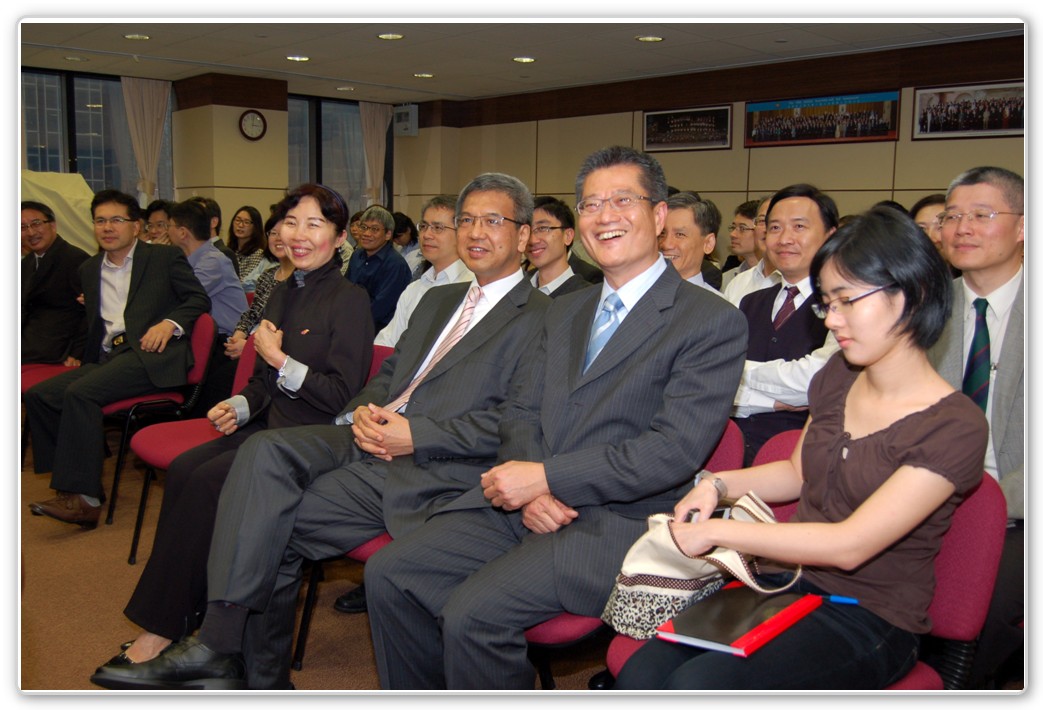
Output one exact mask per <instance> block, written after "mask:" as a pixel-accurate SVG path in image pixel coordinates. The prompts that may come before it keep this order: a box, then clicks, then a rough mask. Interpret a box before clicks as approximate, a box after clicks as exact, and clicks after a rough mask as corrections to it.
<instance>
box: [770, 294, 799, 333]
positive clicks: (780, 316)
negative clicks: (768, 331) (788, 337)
mask: <svg viewBox="0 0 1043 710" xmlns="http://www.w3.org/2000/svg"><path fill="white" fill-rule="evenodd" d="M799 293H800V289H799V288H797V287H796V286H790V287H788V288H787V289H786V300H785V301H783V302H782V308H780V309H779V312H778V313H777V314H776V315H775V320H773V321H772V322H771V327H772V328H774V329H775V330H778V329H779V328H781V327H782V324H783V323H785V322H786V321H787V320H789V317H790V316H791V315H793V311H795V310H796V305H795V304H794V300H795V299H796V298H797V294H799Z"/></svg>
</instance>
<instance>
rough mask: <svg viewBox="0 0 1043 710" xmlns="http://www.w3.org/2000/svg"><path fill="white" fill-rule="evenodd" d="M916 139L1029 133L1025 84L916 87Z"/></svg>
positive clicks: (914, 118) (914, 122) (914, 129)
mask: <svg viewBox="0 0 1043 710" xmlns="http://www.w3.org/2000/svg"><path fill="white" fill-rule="evenodd" d="M913 103H914V110H913V140H932V139H938V138H988V137H991V136H1023V135H1025V84H1024V83H1023V82H1020V81H1016V82H1015V81H1012V82H1008V83H1001V84H974V85H969V86H945V87H934V88H927V89H916V92H915V94H914V100H913Z"/></svg>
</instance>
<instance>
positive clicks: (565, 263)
mask: <svg viewBox="0 0 1043 710" xmlns="http://www.w3.org/2000/svg"><path fill="white" fill-rule="evenodd" d="M534 204H535V209H534V210H533V213H532V236H531V237H529V244H528V245H527V246H526V247H525V253H526V254H527V255H528V257H529V263H530V264H531V265H532V266H533V267H534V268H535V270H536V273H535V274H533V276H532V285H533V286H534V287H535V288H537V289H539V290H540V291H542V292H543V293H545V294H547V295H548V296H550V297H551V298H557V297H558V296H564V295H565V294H566V293H572V292H573V291H578V290H579V289H581V288H585V287H587V286H589V285H590V282H588V281H586V280H585V279H584V278H583V277H582V276H580V275H579V274H577V273H575V272H574V271H573V270H572V267H571V266H569V247H571V246H572V240H573V239H575V238H576V220H575V219H574V218H573V216H572V210H570V209H569V207H568V205H566V204H565V203H564V202H562V201H561V200H559V199H557V198H554V197H547V196H543V197H537V198H536V200H535V202H534Z"/></svg>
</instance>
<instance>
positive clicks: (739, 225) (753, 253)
mask: <svg viewBox="0 0 1043 710" xmlns="http://www.w3.org/2000/svg"><path fill="white" fill-rule="evenodd" d="M758 204H759V203H758V202H757V200H749V201H747V202H743V203H742V204H741V205H739V206H738V207H736V208H735V214H734V215H732V223H731V224H730V225H729V226H728V239H729V247H730V248H731V252H732V254H734V255H735V256H736V257H738V258H739V260H740V261H739V265H738V266H736V267H735V268H733V269H728V270H727V271H725V272H724V273H723V274H722V275H721V291H722V292H725V289H727V288H728V284H729V283H731V281H732V279H734V278H735V277H736V276H738V275H739V274H741V273H743V272H745V271H749V270H750V269H752V268H753V267H755V266H757V262H758V261H760V256H758V254H757V226H756V225H757V207H758Z"/></svg>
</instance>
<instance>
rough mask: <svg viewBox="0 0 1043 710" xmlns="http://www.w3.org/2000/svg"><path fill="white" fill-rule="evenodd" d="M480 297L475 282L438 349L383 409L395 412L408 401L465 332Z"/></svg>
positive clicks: (480, 292)
mask: <svg viewBox="0 0 1043 710" xmlns="http://www.w3.org/2000/svg"><path fill="white" fill-rule="evenodd" d="M481 297H482V289H481V288H480V287H479V286H478V285H477V284H475V285H474V286H471V289H470V290H469V291H468V292H467V300H466V301H464V310H463V312H462V313H461V314H460V317H459V318H457V320H456V324H455V325H453V329H452V330H450V331H449V335H447V336H445V340H443V341H442V342H441V343H440V344H439V346H438V349H437V350H435V354H434V355H432V356H431V359H430V360H429V361H428V363H427V366H426V367H425V368H424V369H423V370H421V371H420V372H418V373H417V374H416V376H415V377H414V378H413V381H412V382H410V383H409V386H408V387H406V388H405V389H404V390H403V391H402V394H400V395H399V396H398V397H396V398H395V399H394V400H393V401H391V402H389V403H388V404H387V406H385V407H384V409H389V410H391V411H392V412H397V411H398V410H399V409H401V408H402V406H403V405H405V404H406V403H407V402H408V401H409V396H410V395H411V394H413V390H415V389H416V388H417V385H419V384H420V382H421V381H422V380H423V379H424V378H425V377H427V373H429V372H431V370H432V369H434V366H435V365H437V364H438V361H439V360H441V359H442V358H443V357H444V356H445V354H446V353H447V352H449V351H450V350H452V349H453V346H454V345H456V344H457V343H458V342H460V339H461V338H463V337H464V335H465V334H466V333H467V326H469V325H470V324H471V316H472V315H474V307H475V306H476V305H478V299H480V298H481Z"/></svg>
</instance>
